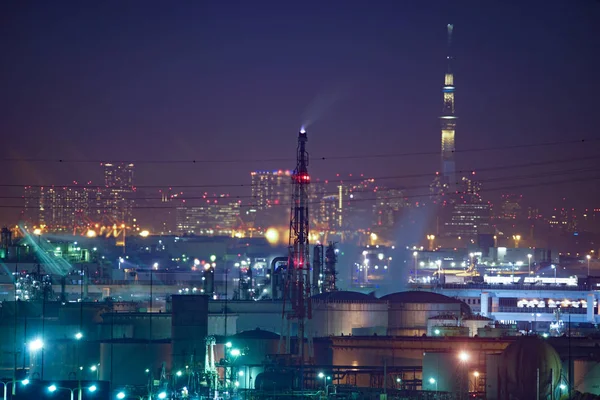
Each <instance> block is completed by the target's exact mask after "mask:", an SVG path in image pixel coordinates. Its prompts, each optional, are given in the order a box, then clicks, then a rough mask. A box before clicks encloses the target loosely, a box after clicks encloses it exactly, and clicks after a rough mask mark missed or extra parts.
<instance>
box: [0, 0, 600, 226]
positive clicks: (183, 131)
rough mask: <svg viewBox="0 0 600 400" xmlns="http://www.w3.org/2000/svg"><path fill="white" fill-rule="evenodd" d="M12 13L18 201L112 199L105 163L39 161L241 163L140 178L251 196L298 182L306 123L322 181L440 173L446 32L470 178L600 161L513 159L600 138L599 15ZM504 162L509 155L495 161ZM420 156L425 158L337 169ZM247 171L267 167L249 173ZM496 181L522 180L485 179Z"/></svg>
mask: <svg viewBox="0 0 600 400" xmlns="http://www.w3.org/2000/svg"><path fill="white" fill-rule="evenodd" d="M33 4H35V6H33ZM1 7H2V9H3V10H2V14H3V15H4V21H5V22H4V23H3V28H2V29H3V31H4V34H3V35H2V36H3V39H2V41H3V47H4V49H5V50H4V52H3V56H2V57H3V58H4V62H3V63H2V65H3V67H2V68H3V71H4V73H3V74H2V75H3V78H2V79H3V81H4V82H3V88H4V90H3V91H2V94H1V95H0V102H1V103H0V104H1V105H2V107H1V108H2V114H1V115H2V118H0V124H1V125H0V128H1V129H2V131H3V132H5V135H6V137H7V138H10V145H8V146H2V149H1V150H0V151H1V154H2V157H3V158H4V159H5V161H4V164H5V169H4V170H5V172H6V173H5V174H4V178H2V182H1V183H4V184H22V185H23V186H24V185H25V184H44V185H51V184H59V185H60V184H68V183H70V182H72V181H73V180H76V181H79V182H85V181H88V180H91V181H92V182H94V183H96V184H99V183H100V184H101V183H102V182H101V181H102V176H101V170H100V169H98V168H97V165H98V164H96V163H76V164H72V163H68V162H65V163H63V164H59V163H57V162H35V163H33V162H27V161H26V160H27V159H29V158H36V159H37V158H43V159H48V160H53V161H57V160H60V159H62V160H97V161H106V160H123V161H136V160H139V161H149V160H177V161H183V160H204V161H208V160H239V161H240V162H235V163H230V162H224V163H197V164H176V165H172V164H143V163H138V164H137V170H136V178H137V179H136V184H137V185H144V184H152V185H154V184H157V185H165V186H168V185H174V184H221V183H231V184H249V178H248V174H249V172H250V171H252V170H255V169H293V167H294V160H293V153H292V152H293V149H294V147H293V146H294V145H293V143H292V142H291V141H293V136H294V133H295V132H297V130H298V129H299V127H300V126H301V125H302V124H303V123H304V122H310V124H309V126H308V127H307V128H308V130H309V132H310V133H311V137H310V140H311V142H310V148H309V151H310V153H311V156H312V157H311V159H312V164H311V172H312V174H313V175H314V176H315V177H320V178H322V179H328V178H329V179H331V178H333V177H335V174H336V173H342V174H348V173H353V174H359V173H363V174H366V176H374V177H378V176H398V175H406V174H414V173H434V172H435V171H438V170H439V169H440V167H439V156H438V154H439V153H437V151H438V149H439V122H438V117H439V115H440V109H441V106H440V95H439V92H440V87H441V85H442V83H443V82H441V77H442V76H443V73H444V71H445V68H446V65H445V62H444V61H445V57H446V31H445V26H446V24H447V23H453V24H454V25H455V26H456V29H455V32H454V43H453V51H454V56H455V61H454V72H455V73H456V87H457V94H456V113H457V115H458V117H459V120H458V121H459V122H458V128H457V136H456V149H457V151H462V150H467V149H477V148H483V149H486V150H485V151H481V152H468V153H465V154H464V155H460V157H457V160H456V162H457V169H458V170H470V169H478V168H483V167H494V166H502V165H506V164H509V163H512V162H514V161H523V162H533V161H547V160H552V159H553V158H571V157H579V156H581V157H582V158H584V157H586V156H589V155H590V154H593V153H592V151H593V149H594V147H595V146H594V144H593V143H592V144H590V145H585V144H583V145H579V144H570V145H562V146H561V145H554V146H545V147H532V148H530V147H525V148H518V147H517V148H510V149H502V148H503V147H505V146H514V145H528V144H540V143H547V142H562V141H565V140H567V139H568V140H585V139H587V140H590V139H594V138H597V129H596V124H595V110H596V105H595V103H596V102H595V100H594V99H595V96H594V95H595V94H596V93H597V92H598V90H599V89H600V88H599V85H600V83H599V80H598V79H597V75H596V72H595V71H597V70H598V69H599V68H600V60H599V56H598V52H597V51H596V49H597V48H598V46H599V45H600V35H599V34H598V29H599V28H598V26H597V24H596V23H595V22H596V21H597V19H596V17H597V13H598V4H597V2H592V1H589V2H580V3H577V4H567V3H561V2H550V3H548V2H537V1H533V2H527V4H520V3H518V2H508V3H507V2H504V3H502V4H485V5H483V4H474V3H462V4H451V3H449V2H424V3H420V4H416V3H404V2H381V3H378V4H377V5H367V4H366V3H363V4H360V3H358V4H354V3H346V2H327V3H322V2H310V1H309V2H303V3H299V4H295V5H290V4H283V3H280V2H274V1H273V2H271V1H261V2H257V3H256V2H254V3H252V4H250V3H247V2H242V1H240V2H228V3H227V4H224V3H218V2H202V3H197V4H180V5H178V6H175V5H167V4H164V3H161V2H146V3H145V4H144V7H140V6H139V5H135V4H118V5H117V4H115V3H112V2H104V3H97V4H94V5H89V4H86V5H82V4H77V3H73V2H61V3H58V4H49V3H45V2H39V3H32V4H30V3H27V4H25V3H5V4H3V5H2V6H1ZM495 147H499V148H500V149H501V150H497V151H492V150H490V149H493V148H495ZM422 152H426V153H427V155H421V156H410V157H408V156H403V157H385V158H378V157H373V158H364V159H361V158H358V159H357V158H352V159H348V160H343V159H342V160H340V159H337V160H327V158H328V157H332V156H347V155H348V156H361V155H364V156H367V155H377V154H395V153H422ZM321 157H325V158H326V160H320V158H321ZM7 158H8V159H13V160H15V159H16V161H10V162H9V161H6V159H7ZM273 158H277V159H282V158H283V159H288V160H289V161H287V162H285V161H283V160H279V161H269V159H273ZM248 159H250V160H254V161H253V162H241V160H248ZM262 160H264V161H262ZM572 165H573V164H571V166H572ZM574 165H576V166H577V167H581V166H589V165H590V160H589V159H588V160H583V161H581V162H577V163H575V164H574ZM592 165H593V161H592ZM545 168H546V167H545ZM545 170H547V168H546V169H545ZM528 171H533V172H539V171H540V169H531V170H528ZM542 171H544V170H542ZM495 176H507V173H506V172H502V171H491V172H487V173H486V175H485V178H488V177H489V178H493V177H495ZM570 176H575V175H570ZM589 176H590V174H589V172H588V173H587V175H580V176H578V178H582V177H583V178H586V177H589ZM483 178H484V176H483V175H482V179H483ZM428 181H429V179H427V182H425V181H424V179H420V180H418V181H417V182H416V183H421V184H423V183H428ZM528 182H531V180H529V181H527V180H526V181H520V182H519V183H528ZM386 183H388V186H402V185H407V186H408V185H410V184H415V181H414V180H412V181H407V180H406V179H404V180H395V181H393V183H394V184H393V185H392V184H389V183H392V182H386ZM594 183H595V181H593V180H592V181H588V180H584V181H579V182H576V183H573V184H569V185H565V184H561V185H560V186H559V187H560V190H556V188H553V187H551V186H550V187H549V186H544V187H538V188H535V189H532V190H523V191H522V192H523V194H524V195H525V197H526V198H528V200H532V201H533V202H535V203H536V205H538V206H540V207H542V208H543V209H544V208H550V207H556V206H557V205H558V201H559V200H560V199H561V198H562V197H566V198H567V200H568V204H567V206H576V207H592V206H593V205H592V204H590V202H589V201H586V197H587V196H585V194H587V195H589V196H590V197H591V196H592V195H594V196H597V194H598V192H596V191H595V190H596V189H595V188H596V187H597V185H595V184H594ZM490 186H492V185H487V188H488V189H489V188H490ZM590 190H594V191H593V192H590ZM2 191H3V192H5V193H7V194H16V195H20V194H21V192H20V190H19V189H13V190H9V188H6V187H3V188H2ZM230 192H232V193H233V194H238V195H248V194H249V192H248V191H247V190H244V189H237V190H230ZM494 194H496V193H494ZM490 196H491V197H492V198H496V197H497V196H496V197H494V196H493V195H492V194H490ZM2 204H3V205H11V206H13V205H19V202H18V201H14V200H12V201H11V200H8V199H4V200H3V201H2ZM17 212H18V210H17V209H2V215H3V216H4V218H3V219H7V221H6V222H7V223H8V222H15V220H16V218H17Z"/></svg>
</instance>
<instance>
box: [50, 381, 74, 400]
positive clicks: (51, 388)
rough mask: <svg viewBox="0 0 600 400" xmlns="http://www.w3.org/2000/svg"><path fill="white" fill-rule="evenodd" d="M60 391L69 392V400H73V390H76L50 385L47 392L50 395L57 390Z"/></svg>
mask: <svg viewBox="0 0 600 400" xmlns="http://www.w3.org/2000/svg"><path fill="white" fill-rule="evenodd" d="M61 389H62V390H68V391H69V392H71V400H73V398H74V397H75V390H76V389H71V388H66V387H58V386H56V385H50V386H48V391H49V392H50V393H54V392H56V391H57V390H61Z"/></svg>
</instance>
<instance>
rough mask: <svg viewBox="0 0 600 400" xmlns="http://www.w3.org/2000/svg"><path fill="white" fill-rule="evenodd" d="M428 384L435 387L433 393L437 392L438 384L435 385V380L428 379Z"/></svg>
mask: <svg viewBox="0 0 600 400" xmlns="http://www.w3.org/2000/svg"><path fill="white" fill-rule="evenodd" d="M429 383H430V384H431V385H435V391H436V392H437V390H438V383H437V381H436V380H435V378H429Z"/></svg>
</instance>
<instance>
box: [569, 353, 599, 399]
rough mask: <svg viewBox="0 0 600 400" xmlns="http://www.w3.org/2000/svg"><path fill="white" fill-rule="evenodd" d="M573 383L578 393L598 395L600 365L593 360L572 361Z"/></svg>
mask: <svg viewBox="0 0 600 400" xmlns="http://www.w3.org/2000/svg"><path fill="white" fill-rule="evenodd" d="M573 383H574V386H575V390H577V391H578V392H581V393H592V394H595V395H600V363H599V362H598V361H593V360H575V361H573Z"/></svg>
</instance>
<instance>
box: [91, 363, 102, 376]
mask: <svg viewBox="0 0 600 400" xmlns="http://www.w3.org/2000/svg"><path fill="white" fill-rule="evenodd" d="M98 365H100V364H98ZM98 365H92V366H91V367H90V371H92V372H95V373H96V380H98V374H99V373H100V370H99V369H98Z"/></svg>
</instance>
